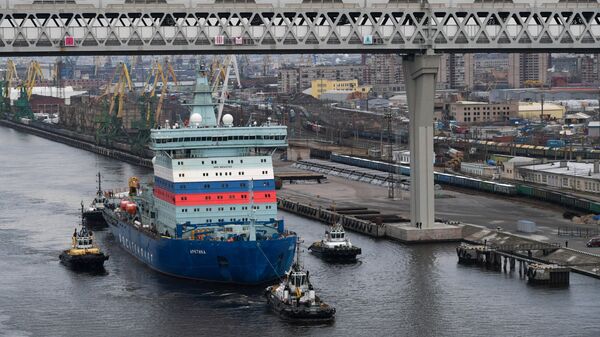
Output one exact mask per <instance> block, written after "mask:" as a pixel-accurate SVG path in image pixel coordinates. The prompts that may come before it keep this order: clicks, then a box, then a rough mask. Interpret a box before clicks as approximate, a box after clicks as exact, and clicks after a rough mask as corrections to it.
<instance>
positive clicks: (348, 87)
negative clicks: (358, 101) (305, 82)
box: [310, 79, 371, 98]
mask: <svg viewBox="0 0 600 337" xmlns="http://www.w3.org/2000/svg"><path fill="white" fill-rule="evenodd" d="M370 90H371V87H369V86H362V87H361V86H359V85H358V80H356V79H354V80H347V81H335V80H323V79H320V80H312V82H311V86H310V95H311V96H312V97H314V98H321V96H322V95H323V94H325V93H327V92H332V91H333V92H336V93H340V92H341V93H342V94H343V93H346V94H354V93H356V94H357V96H358V97H361V98H362V97H367V95H368V93H369V91H370ZM358 97H357V98H358Z"/></svg>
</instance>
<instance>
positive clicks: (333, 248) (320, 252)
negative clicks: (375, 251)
mask: <svg viewBox="0 0 600 337" xmlns="http://www.w3.org/2000/svg"><path fill="white" fill-rule="evenodd" d="M308 249H309V250H310V251H311V252H312V253H313V254H315V255H317V256H319V257H321V258H323V259H324V260H326V261H332V262H354V261H356V255H358V254H360V253H361V252H362V250H361V249H360V248H359V247H356V246H354V245H352V243H351V242H350V240H348V239H347V238H346V232H345V231H344V227H343V226H342V224H341V223H339V222H338V223H335V224H333V225H331V227H330V228H329V230H328V231H325V239H324V240H321V241H317V242H315V243H313V244H312V245H310V247H308Z"/></svg>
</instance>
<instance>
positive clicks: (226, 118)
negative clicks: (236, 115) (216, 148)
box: [223, 114, 233, 126]
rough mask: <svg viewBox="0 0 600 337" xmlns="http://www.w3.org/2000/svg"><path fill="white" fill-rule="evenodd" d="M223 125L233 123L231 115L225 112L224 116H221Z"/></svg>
mask: <svg viewBox="0 0 600 337" xmlns="http://www.w3.org/2000/svg"><path fill="white" fill-rule="evenodd" d="M223 125H225V126H232V125H233V116H232V115H230V114H225V116H223Z"/></svg>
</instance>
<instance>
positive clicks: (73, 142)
mask: <svg viewBox="0 0 600 337" xmlns="http://www.w3.org/2000/svg"><path fill="white" fill-rule="evenodd" d="M0 125H2V126H6V127H9V128H12V129H15V130H19V131H23V132H27V133H30V134H33V135H36V136H39V137H42V138H46V139H49V140H52V141H55V142H59V143H63V144H65V145H69V146H73V147H76V148H79V149H82V150H86V151H90V152H94V153H97V154H100V155H103V156H106V157H109V158H113V159H117V160H121V161H124V162H127V163H130V164H133V165H137V166H142V167H147V168H152V160H151V159H149V158H143V157H140V156H138V155H134V154H131V153H128V152H126V151H122V150H117V149H111V148H107V147H104V146H100V145H96V144H94V143H93V142H90V141H86V140H83V139H76V138H75V137H73V136H72V135H69V136H67V135H61V134H59V133H57V132H55V131H48V130H44V129H41V128H39V127H35V126H32V125H26V124H21V123H16V122H12V121H8V120H0Z"/></svg>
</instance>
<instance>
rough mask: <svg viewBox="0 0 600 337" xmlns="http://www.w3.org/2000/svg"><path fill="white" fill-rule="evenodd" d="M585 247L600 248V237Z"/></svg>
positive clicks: (592, 239) (591, 240)
mask: <svg viewBox="0 0 600 337" xmlns="http://www.w3.org/2000/svg"><path fill="white" fill-rule="evenodd" d="M585 245H586V246H588V247H600V237H596V238H591V239H590V241H588V242H587V243H586V244H585Z"/></svg>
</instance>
